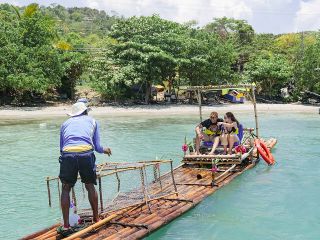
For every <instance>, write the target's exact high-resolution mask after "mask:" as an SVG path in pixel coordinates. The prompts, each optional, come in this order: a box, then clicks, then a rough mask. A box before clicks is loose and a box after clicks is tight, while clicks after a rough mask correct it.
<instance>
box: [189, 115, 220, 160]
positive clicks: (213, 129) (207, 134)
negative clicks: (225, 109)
mask: <svg viewBox="0 0 320 240" xmlns="http://www.w3.org/2000/svg"><path fill="white" fill-rule="evenodd" d="M218 122H223V120H222V119H221V118H218V113H217V112H212V113H211V114H210V118H209V119H207V120H204V121H203V122H201V123H200V124H199V125H198V126H197V127H196V129H195V130H196V153H197V155H199V154H200V143H201V140H204V141H212V142H213V146H212V149H211V151H210V153H209V155H213V154H214V152H215V150H216V148H217V146H218V145H219V139H220V138H219V137H220V135H221V129H220V126H218ZM204 127H205V128H206V129H205V131H204V132H202V128H204Z"/></svg>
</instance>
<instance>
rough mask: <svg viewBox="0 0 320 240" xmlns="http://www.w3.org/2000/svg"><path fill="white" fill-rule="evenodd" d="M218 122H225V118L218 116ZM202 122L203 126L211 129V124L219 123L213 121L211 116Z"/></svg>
mask: <svg viewBox="0 0 320 240" xmlns="http://www.w3.org/2000/svg"><path fill="white" fill-rule="evenodd" d="M217 122H223V119H222V118H218V120H217ZM200 124H201V126H202V127H205V128H206V129H210V127H211V126H216V125H217V123H212V121H211V119H210V118H209V119H207V120H204V121H202V122H201V123H200Z"/></svg>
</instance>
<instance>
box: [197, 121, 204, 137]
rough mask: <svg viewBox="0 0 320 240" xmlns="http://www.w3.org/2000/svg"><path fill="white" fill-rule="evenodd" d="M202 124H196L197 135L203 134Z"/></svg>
mask: <svg viewBox="0 0 320 240" xmlns="http://www.w3.org/2000/svg"><path fill="white" fill-rule="evenodd" d="M202 128H203V127H202V125H201V123H200V124H199V125H197V126H196V133H197V135H201V134H202Z"/></svg>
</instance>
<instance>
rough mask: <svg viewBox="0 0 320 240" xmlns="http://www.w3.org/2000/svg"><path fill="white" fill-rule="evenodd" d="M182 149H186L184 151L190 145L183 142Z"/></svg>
mask: <svg viewBox="0 0 320 240" xmlns="http://www.w3.org/2000/svg"><path fill="white" fill-rule="evenodd" d="M182 151H184V152H186V151H188V145H187V144H183V145H182Z"/></svg>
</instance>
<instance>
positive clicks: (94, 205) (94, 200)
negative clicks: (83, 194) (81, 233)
mask: <svg viewBox="0 0 320 240" xmlns="http://www.w3.org/2000/svg"><path fill="white" fill-rule="evenodd" d="M86 189H87V191H88V198H89V202H90V205H91V209H92V215H93V221H94V222H99V220H100V219H99V215H98V194H97V191H96V189H95V187H94V185H93V184H92V183H90V184H86Z"/></svg>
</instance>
